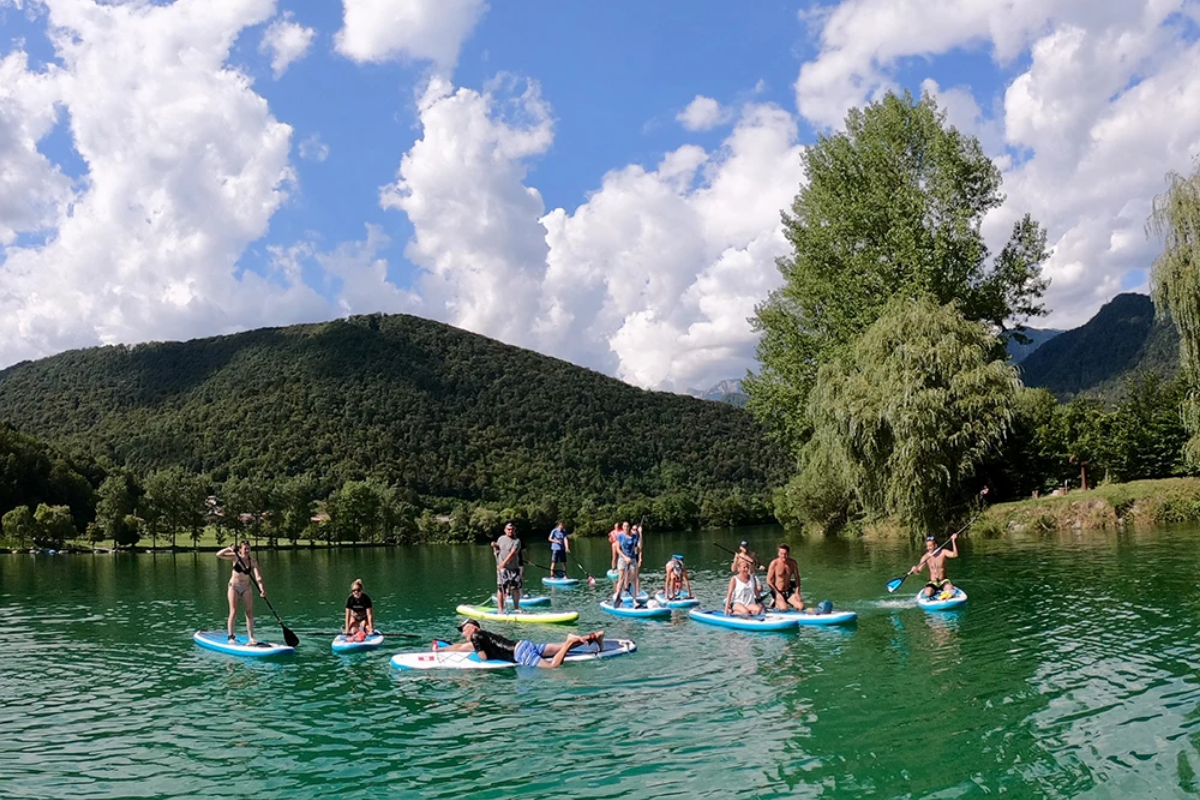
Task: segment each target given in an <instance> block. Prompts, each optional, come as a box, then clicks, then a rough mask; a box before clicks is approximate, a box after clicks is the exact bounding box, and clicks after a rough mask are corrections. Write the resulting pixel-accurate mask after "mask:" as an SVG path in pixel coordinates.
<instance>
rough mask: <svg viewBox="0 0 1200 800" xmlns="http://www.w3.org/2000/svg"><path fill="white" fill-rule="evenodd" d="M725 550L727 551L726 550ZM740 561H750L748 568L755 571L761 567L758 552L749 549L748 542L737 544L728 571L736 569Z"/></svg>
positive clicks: (735, 570)
mask: <svg viewBox="0 0 1200 800" xmlns="http://www.w3.org/2000/svg"><path fill="white" fill-rule="evenodd" d="M725 552H729V551H728V550H726V551H725ZM742 561H749V562H750V570H751V571H752V572H756V571H758V570H760V569H762V568H763V567H762V563H761V562H759V560H758V554H757V553H755V552H754V551H753V550H751V549H750V543H749V542H742V543H741V544H739V545H738V549H737V552H736V553H734V554H733V563H731V564H730V565H729V571H730V572H737V571H738V564H739V563H741V562H742Z"/></svg>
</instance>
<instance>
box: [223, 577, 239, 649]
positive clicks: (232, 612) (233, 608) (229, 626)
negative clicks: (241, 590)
mask: <svg viewBox="0 0 1200 800" xmlns="http://www.w3.org/2000/svg"><path fill="white" fill-rule="evenodd" d="M225 594H226V595H227V596H228V598H229V619H227V620H226V621H225V632H226V633H227V634H228V635H229V641H231V642H232V641H234V635H233V623H234V621H235V620H237V598H238V592H237V587H235V586H234V584H233V581H230V582H229V587H228V588H227V589H226V590H225Z"/></svg>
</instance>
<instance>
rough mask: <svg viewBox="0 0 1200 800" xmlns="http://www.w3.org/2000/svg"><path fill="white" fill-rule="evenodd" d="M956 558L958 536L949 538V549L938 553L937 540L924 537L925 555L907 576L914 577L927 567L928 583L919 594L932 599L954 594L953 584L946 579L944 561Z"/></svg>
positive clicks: (954, 535)
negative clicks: (938, 595) (937, 596)
mask: <svg viewBox="0 0 1200 800" xmlns="http://www.w3.org/2000/svg"><path fill="white" fill-rule="evenodd" d="M947 558H958V534H957V533H955V534H953V535H951V537H950V547H949V548H948V549H947V548H945V547H943V548H941V551H940V552H939V551H938V546H937V540H936V539H935V538H933V537H932V536H926V537H925V555H923V556H921V560H920V561H918V562H917V563H916V564H915V565H914V566H913V568H912V569H910V570H909V571H908V574H909V575H916V574H917V573H918V572H921V571H922V570H923V569H925V568H926V567H929V583H927V584H925V588H924V589H922V590H921V594H923V595H925V596H926V597H933V596H934V595H937V594H942V593H944V594H945V595H946V596H947V597H949V596H950V595H951V594H953V593H954V584H952V583H951V582H950V579H949V578H947V577H946V559H947Z"/></svg>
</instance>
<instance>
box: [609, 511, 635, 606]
mask: <svg viewBox="0 0 1200 800" xmlns="http://www.w3.org/2000/svg"><path fill="white" fill-rule="evenodd" d="M641 558H642V548H641V537H640V536H638V535H637V534H636V533H634V532H633V531H631V530H630V529H629V523H628V522H623V523H621V532H620V533H619V534H617V572H619V573H621V574H620V575H619V576H618V577H617V591H616V592H615V593H614V594H613V601H612V604H613V606H614V607H617V606H620V605H621V594H622V593H623V592H624V591H625V590H626V589H628V590H629V591H630V592H632V593H633V598H634V603H636V602H637V596H638V595H637V589H636V588H635V587H636V585H637V566H638V562H639V561H641Z"/></svg>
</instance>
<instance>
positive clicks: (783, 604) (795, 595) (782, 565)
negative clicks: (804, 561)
mask: <svg viewBox="0 0 1200 800" xmlns="http://www.w3.org/2000/svg"><path fill="white" fill-rule="evenodd" d="M767 588H768V589H770V590H771V593H772V594H773V595H774V597H775V599H774V605H775V608H776V609H778V610H779V611H787V609H788V606H789V605H790V606H791V607H792V608H794V609H796V610H797V611H803V610H804V596H803V595H802V594H800V565H799V564H798V563H797V562H796V559H794V558H792V548H791V547H789V546H788V545H787V544H781V545H779V550H778V552H777V555H776V557H775V560H774V561H772V562H771V564H770V566H768V567H767Z"/></svg>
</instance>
